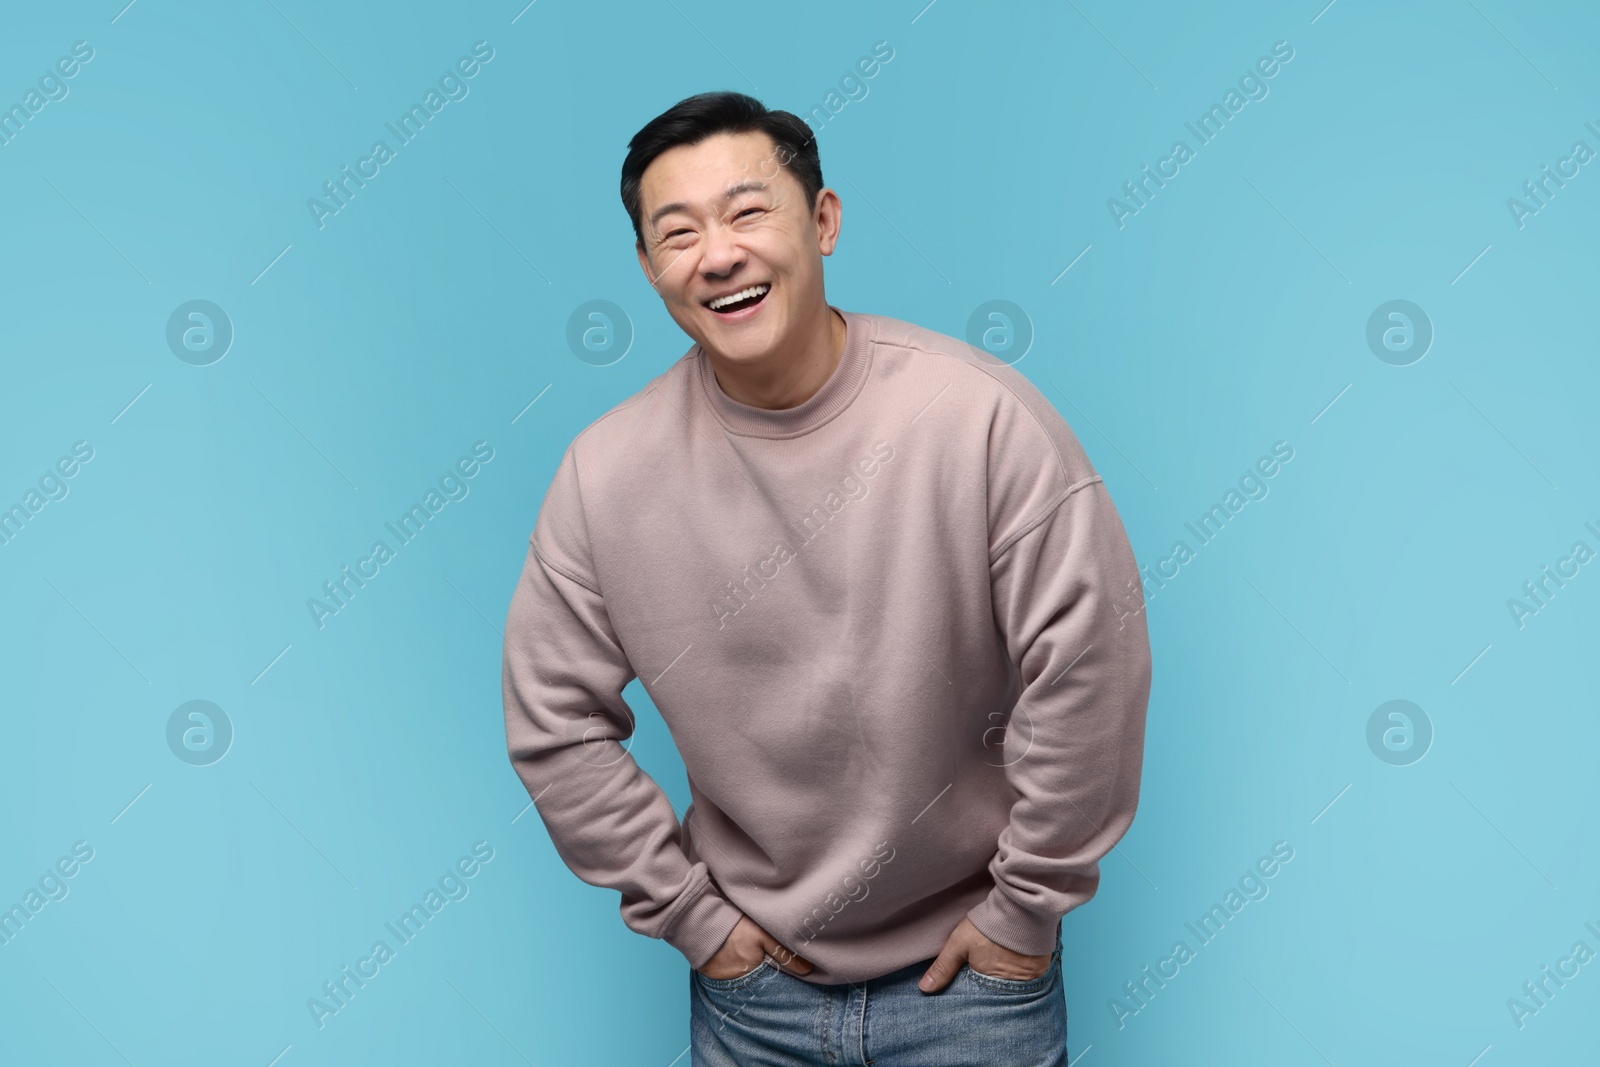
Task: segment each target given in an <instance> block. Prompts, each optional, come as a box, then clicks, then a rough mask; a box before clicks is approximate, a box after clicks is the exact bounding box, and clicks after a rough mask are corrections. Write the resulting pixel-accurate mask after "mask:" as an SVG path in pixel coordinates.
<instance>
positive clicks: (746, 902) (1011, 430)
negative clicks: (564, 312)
mask: <svg viewBox="0 0 1600 1067" xmlns="http://www.w3.org/2000/svg"><path fill="white" fill-rule="evenodd" d="M836 310H837V309H836ZM840 314H841V315H842V316H843V317H844V318H845V321H846V323H847V326H848V336H847V339H846V342H845V350H844V354H843V357H842V358H841V360H840V362H839V365H838V367H837V369H836V370H835V371H834V372H833V374H832V376H831V377H830V378H829V379H828V381H827V382H826V383H825V384H824V385H823V386H822V388H821V389H820V390H819V391H818V392H817V393H816V394H815V395H813V396H812V397H811V398H810V399H809V400H807V401H806V402H805V403H803V404H800V405H797V406H795V407H792V408H786V409H783V410H776V411H773V410H766V409H761V408H755V407H751V406H748V405H745V404H741V403H738V402H737V401H734V400H732V399H730V398H729V397H728V396H727V394H725V393H724V392H722V389H721V387H720V386H719V385H718V383H717V380H716V377H715V374H714V372H713V370H712V367H711V364H710V362H709V361H708V359H707V358H706V357H705V355H704V354H703V353H702V352H701V351H700V350H699V346H694V347H692V348H691V349H690V350H689V352H688V353H686V354H685V355H684V356H683V358H681V359H679V360H678V361H677V362H676V363H674V364H673V365H672V366H671V367H669V368H668V369H667V370H666V371H665V372H664V373H662V374H661V375H660V376H658V377H657V378H655V379H654V380H653V381H651V382H650V384H649V385H648V386H647V387H646V388H645V389H643V390H641V391H640V392H639V393H637V394H635V395H634V396H632V397H630V398H628V399H627V400H625V401H623V402H622V403H620V404H618V405H617V406H616V407H614V408H612V409H611V410H610V411H608V412H607V413H606V414H604V415H602V416H601V417H600V418H598V419H596V420H595V421H594V422H593V423H592V424H590V425H589V426H588V427H587V428H585V429H584V430H583V432H582V433H580V434H579V435H578V436H577V438H576V439H575V440H574V441H573V442H572V444H571V446H570V447H568V449H567V451H566V453H565V455H563V456H562V459H561V462H560V464H559V466H558V467H557V469H556V472H555V475H554V477H553V479H552V481H551V484H550V487H549V490H548V492H547V493H546V495H545V497H544V502H543V504H542V506H541V507H540V510H539V516H538V519H537V521H536V523H535V525H534V529H533V532H532V534H531V536H530V537H529V552H528V555H527V559H526V562H525V565H524V567H523V569H522V575H521V578H520V580H519V582H518V585H517V587H516V591H515V593H514V594H513V596H512V600H511V606H510V610H509V612H508V615H507V618H506V629H505V649H504V670H503V688H504V697H505V723H506V738H507V744H508V750H509V754H510V758H511V762H512V765H513V767H515V769H516V772H517V774H518V775H519V776H520V777H521V779H522V781H523V784H524V785H526V786H527V789H528V792H529V795H530V796H532V797H533V798H534V800H535V803H536V806H537V808H538V811H539V816H540V818H541V819H543V820H544V824H545V828H546V829H547V830H548V832H549V834H550V837H551V840H552V841H553V842H554V844H555V847H556V850H557V852H558V853H559V854H560V856H561V858H562V860H563V861H565V863H566V864H567V866H568V867H570V868H571V869H572V871H573V872H574V873H575V874H576V875H577V876H578V877H579V878H581V879H583V880H584V881H585V882H588V883H590V884H592V885H597V886H604V887H606V888H609V889H614V890H617V891H618V892H619V893H620V894H621V898H622V899H621V908H622V919H623V922H624V923H626V924H627V925H628V927H629V928H630V929H632V930H634V931H636V932H638V933H641V934H645V935H647V936H650V937H658V938H663V939H664V940H666V941H667V942H668V943H669V944H671V945H673V946H674V947H675V948H677V949H678V950H679V951H680V952H682V953H683V955H684V956H685V957H686V958H687V959H688V961H689V963H690V964H691V965H692V966H694V967H699V966H701V965H703V964H704V963H705V962H706V961H707V960H708V959H710V958H711V956H712V955H714V954H715V953H716V951H717V949H718V948H719V947H720V946H721V944H722V942H723V940H724V939H725V938H726V937H727V935H728V933H729V932H730V931H731V930H732V929H733V927H734V924H735V923H736V922H737V921H738V919H739V916H740V914H741V913H743V914H746V915H749V916H750V917H751V918H752V919H753V920H755V921H756V922H757V923H759V924H760V925H761V926H762V927H764V928H765V929H766V930H767V931H768V932H770V933H771V934H772V935H773V936H774V937H776V938H777V939H778V940H779V941H781V942H783V943H784V944H785V945H787V946H788V947H789V948H790V949H793V950H794V951H796V952H798V953H799V954H800V955H802V956H804V957H805V958H806V959H808V960H810V961H811V962H812V963H813V964H815V965H816V969H815V970H814V971H812V972H811V973H810V974H809V975H808V976H807V978H808V980H810V981H812V982H828V983H835V982H845V981H861V980H863V979H866V978H870V977H876V976H878V975H881V974H885V973H887V972H889V971H892V970H896V969H898V968H900V967H903V966H906V965H908V964H910V963H913V962H916V961H918V960H922V959H926V958H928V957H931V956H934V955H936V954H937V953H938V952H939V950H940V948H941V947H942V946H943V945H944V942H945V939H946V938H947V937H949V935H950V933H951V932H952V931H953V930H954V929H955V927H956V926H957V925H958V924H959V923H960V921H961V919H962V917H963V916H965V917H967V918H969V919H971V920H972V922H973V924H974V925H975V926H976V927H977V928H978V929H979V930H980V931H981V932H982V933H983V934H984V935H985V936H986V937H988V938H990V939H991V940H993V941H995V942H996V943H998V944H1000V945H1003V946H1004V947H1006V948H1009V949H1011V950H1013V951H1015V952H1020V953H1025V954H1028V955H1045V954H1047V953H1049V952H1050V951H1051V950H1052V949H1053V948H1054V945H1055V937H1056V933H1057V929H1058V923H1059V920H1060V917H1061V916H1062V915H1064V914H1066V912H1068V911H1070V910H1071V909H1073V908H1075V907H1077V906H1078V905H1080V904H1083V903H1084V902H1086V901H1087V900H1089V898H1090V897H1092V896H1093V895H1094V892H1095V889H1096V888H1097V887H1098V885H1099V880H1100V868H1099V860H1100V858H1101V857H1102V856H1104V855H1105V854H1106V853H1107V852H1109V851H1110V850H1111V848H1112V846H1113V845H1115V844H1116V843H1117V841H1118V840H1119V839H1120V838H1121V837H1122V835H1123V834H1124V833H1126V832H1127V829H1128V826H1129V824H1130V823H1131V822H1132V821H1133V815H1134V808H1135V806H1136V805H1137V802H1138V797H1139V774H1140V765H1141V762H1142V759H1143V750H1144V726H1145V708H1146V704H1147V702H1148V699H1149V693H1150V671H1151V666H1150V647H1149V641H1148V637H1147V633H1146V627H1145V618H1144V610H1143V609H1144V600H1143V594H1142V590H1141V587H1140V583H1139V572H1138V569H1137V567H1136V565H1135V563H1134V558H1133V552H1132V550H1131V548H1130V546H1129V544H1128V539H1127V535H1126V533H1125V532H1124V530H1123V526H1122V523H1121V520H1120V519H1119V518H1118V516H1117V512H1116V509H1115V508H1114V507H1113V506H1112V503H1111V498H1110V496H1109V495H1108V494H1107V492H1106V487H1105V485H1104V483H1103V482H1102V481H1101V480H1100V476H1099V475H1098V474H1096V473H1095V471H1094V468H1093V467H1092V466H1090V464H1089V460H1088V458H1087V457H1086V456H1085V455H1084V452H1083V449H1082V447H1081V446H1080V445H1079V443H1078V440H1077V438H1076V437H1074V436H1073V434H1072V431H1071V430H1069V429H1068V427H1067V425H1066V423H1065V422H1064V421H1063V420H1062V418H1061V416H1060V415H1059V414H1057V413H1056V411H1055V409H1054V408H1052V407H1051V406H1050V404H1049V402H1048V401H1046V399H1045V398H1044V396H1043V395H1042V394H1041V393H1040V392H1039V390H1038V389H1036V388H1035V387H1034V386H1033V385H1032V384H1031V383H1030V382H1029V381H1028V379H1027V378H1025V377H1023V375H1022V374H1021V373H1019V372H1018V371H1017V370H1015V369H1014V368H1012V367H1011V366H1009V365H1007V364H1005V363H1003V362H1001V361H1000V360H997V359H995V358H994V357H992V356H990V355H989V354H987V353H985V352H983V351H981V350H979V349H976V348H973V347H972V346H970V345H967V344H965V343H963V342H961V341H957V340H955V339H953V338H950V337H946V336H944V335H943V334H938V333H934V332H932V331H930V330H925V329H922V328H920V327H918V326H914V325H912V324H910V323H906V322H901V321H899V320H897V319H892V318H887V317H884V316H879V315H865V314H857V313H851V312H843V311H841V312H840ZM635 676H637V677H638V678H639V679H640V681H641V683H642V684H643V686H644V689H645V691H646V692H647V693H649V694H650V698H651V699H652V700H653V701H654V702H655V705H656V708H657V709H658V710H659V711H660V713H661V716H662V718H663V719H664V720H665V721H666V724H667V727H668V729H669V730H670V731H671V733H672V738H673V741H674V742H675V743H676V745H677V748H678V751H679V753H680V754H681V756H682V758H683V762H684V766H685V767H686V769H687V771H688V777H689V792H690V796H691V798H692V803H690V804H689V806H688V808H687V809H686V810H685V812H684V813H683V818H682V821H681V822H680V821H679V818H678V815H677V813H676V812H675V810H674V809H673V806H672V804H671V803H670V802H669V801H668V799H667V796H666V794H665V793H663V792H662V790H661V789H660V787H659V786H658V785H657V784H656V783H655V781H654V780H653V779H651V778H650V777H649V776H648V775H647V774H645V773H644V771H643V770H641V769H640V768H639V766H638V764H636V763H635V762H634V759H633V757H632V756H631V755H629V754H628V739H629V737H630V736H631V734H632V732H633V712H632V710H631V709H630V708H629V707H628V705H627V704H626V703H625V702H624V701H623V699H622V689H623V687H624V686H625V685H627V684H628V683H629V681H630V680H631V679H633V678H634V677H635Z"/></svg>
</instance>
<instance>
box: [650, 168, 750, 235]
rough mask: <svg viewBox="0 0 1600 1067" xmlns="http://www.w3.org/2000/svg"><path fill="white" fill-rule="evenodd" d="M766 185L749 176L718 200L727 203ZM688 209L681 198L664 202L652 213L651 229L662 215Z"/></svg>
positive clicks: (730, 188) (730, 187) (729, 188)
mask: <svg viewBox="0 0 1600 1067" xmlns="http://www.w3.org/2000/svg"><path fill="white" fill-rule="evenodd" d="M766 187H767V183H766V182H763V181H757V180H755V179H754V178H749V179H746V180H745V181H742V182H739V183H738V184H737V185H732V186H729V187H728V191H727V192H725V193H723V194H722V197H721V199H720V200H719V201H718V202H719V203H723V204H725V203H727V202H728V201H729V200H732V199H733V198H734V197H736V196H739V195H740V194H742V193H754V192H759V191H760V190H762V189H765V188H766ZM688 210H689V205H688V204H686V203H684V202H683V201H681V200H675V201H673V202H672V203H670V204H662V205H661V206H660V207H658V208H656V209H655V210H654V211H653V212H651V213H650V227H651V229H654V228H655V227H656V224H657V223H659V222H660V221H661V219H662V216H664V215H670V214H672V213H673V212H674V211H688Z"/></svg>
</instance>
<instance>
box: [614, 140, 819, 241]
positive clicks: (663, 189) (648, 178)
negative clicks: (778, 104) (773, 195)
mask: <svg viewBox="0 0 1600 1067" xmlns="http://www.w3.org/2000/svg"><path fill="white" fill-rule="evenodd" d="M787 174H788V170H787V168H785V167H780V166H779V165H778V155H777V147H776V145H774V144H773V141H772V138H771V137H769V136H767V135H766V134H765V133H763V132H761V131H760V130H751V131H749V132H747V133H716V134H712V135H711V136H710V137H707V138H706V139H705V140H703V141H697V142H696V143H694V144H685V145H676V146H674V147H672V148H669V149H667V150H666V151H665V152H663V153H661V154H660V155H659V156H657V157H656V158H655V159H653V160H651V161H650V165H649V166H648V167H646V168H645V170H644V174H643V175H642V176H641V177H640V180H639V200H640V205H639V206H640V210H641V214H642V215H643V216H644V218H646V219H648V218H649V217H650V213H651V212H652V211H654V210H655V208H656V206H657V205H659V204H666V203H672V202H684V203H687V204H688V205H689V206H690V207H691V208H694V207H699V206H701V205H702V204H708V203H711V202H713V201H715V200H717V199H718V198H720V197H721V196H722V194H723V192H724V191H725V190H726V189H727V188H728V187H729V186H731V185H733V184H735V183H737V182H741V181H745V180H749V179H755V180H760V181H765V182H766V183H767V184H768V185H769V186H774V185H777V184H778V183H781V182H783V181H785V180H788V181H793V180H794V178H793V177H792V176H788V177H784V176H783V175H787Z"/></svg>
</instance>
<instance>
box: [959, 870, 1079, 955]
mask: <svg viewBox="0 0 1600 1067" xmlns="http://www.w3.org/2000/svg"><path fill="white" fill-rule="evenodd" d="M967 918H968V919H969V920H971V922H972V925H973V926H976V927H977V928H978V933H980V934H982V935H983V936H984V937H987V938H988V939H989V940H990V941H993V942H994V943H995V944H997V945H999V946H1000V947H1001V948H1008V949H1010V950H1011V951H1012V952H1015V953H1018V954H1020V955H1023V956H1048V955H1050V953H1052V952H1054V951H1055V950H1056V934H1057V932H1058V931H1059V930H1060V928H1061V919H1060V917H1059V916H1056V915H1040V914H1039V913H1038V912H1036V911H1030V910H1029V909H1027V908H1024V907H1023V906H1022V905H1021V904H1018V903H1017V902H1016V901H1014V900H1012V899H1011V898H1010V897H1009V896H1007V895H1006V894H1005V893H1004V892H1003V891H1002V890H1001V889H1000V887H999V886H995V887H994V888H993V889H991V890H990V891H989V895H988V897H986V898H985V899H984V900H983V901H982V902H981V903H979V904H977V905H976V906H974V907H973V909H972V910H971V911H969V912H967Z"/></svg>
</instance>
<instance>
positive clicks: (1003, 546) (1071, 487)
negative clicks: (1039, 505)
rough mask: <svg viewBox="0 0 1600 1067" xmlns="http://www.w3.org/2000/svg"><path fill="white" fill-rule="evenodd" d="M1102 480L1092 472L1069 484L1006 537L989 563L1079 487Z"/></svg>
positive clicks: (1038, 523) (1041, 521) (1008, 549)
mask: <svg viewBox="0 0 1600 1067" xmlns="http://www.w3.org/2000/svg"><path fill="white" fill-rule="evenodd" d="M1102 480H1103V479H1101V477H1100V475H1098V474H1091V475H1089V477H1087V478H1083V479H1080V480H1079V481H1076V482H1073V483H1072V484H1071V485H1069V486H1067V487H1066V488H1065V489H1063V490H1062V491H1061V495H1060V496H1058V497H1056V498H1055V499H1054V500H1052V501H1051V502H1050V503H1049V504H1048V505H1046V506H1045V507H1044V508H1043V509H1041V510H1040V512H1039V515H1038V517H1037V518H1034V519H1030V520H1028V522H1026V523H1025V524H1023V527H1022V529H1020V530H1018V531H1017V532H1016V533H1014V534H1012V535H1011V536H1010V537H1008V538H1006V540H1005V542H1004V543H1003V544H1001V545H1000V546H999V547H998V548H996V549H995V550H994V551H992V552H990V553H989V565H990V566H991V567H992V566H994V564H995V563H996V562H997V561H998V560H999V559H1000V557H1001V556H1003V555H1005V554H1006V553H1007V552H1009V551H1011V549H1012V547H1013V546H1014V545H1015V544H1016V543H1017V542H1018V541H1020V540H1022V539H1023V538H1024V537H1026V536H1028V535H1029V534H1030V533H1032V532H1033V531H1034V530H1036V529H1038V528H1039V527H1040V526H1041V525H1042V524H1043V523H1044V520H1046V519H1048V518H1049V517H1050V516H1051V515H1053V514H1055V512H1056V510H1057V509H1058V508H1060V507H1061V505H1062V504H1065V503H1066V502H1067V499H1068V498H1069V497H1071V496H1072V495H1073V494H1074V493H1076V492H1077V491H1078V490H1079V489H1082V488H1084V487H1085V486H1089V485H1093V484H1094V483H1095V482H1099V481H1102Z"/></svg>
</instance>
